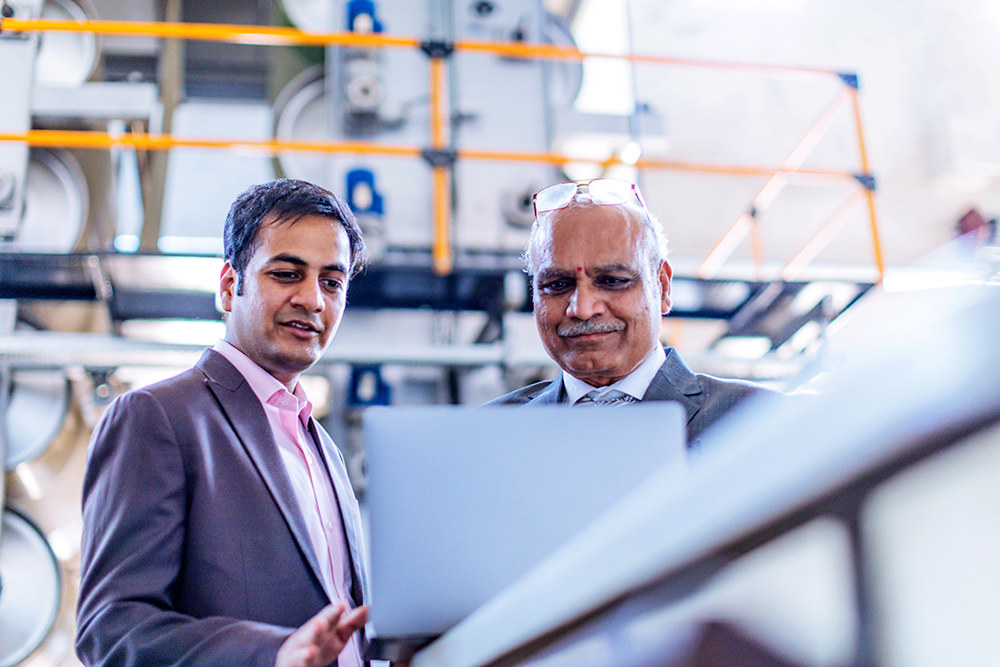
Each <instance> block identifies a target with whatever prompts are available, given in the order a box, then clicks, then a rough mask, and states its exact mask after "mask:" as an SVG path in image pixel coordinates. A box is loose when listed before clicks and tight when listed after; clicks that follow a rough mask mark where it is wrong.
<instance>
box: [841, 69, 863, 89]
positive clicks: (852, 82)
mask: <svg viewBox="0 0 1000 667" xmlns="http://www.w3.org/2000/svg"><path fill="white" fill-rule="evenodd" d="M837 76H839V77H840V80H841V81H843V82H844V83H846V84H847V85H848V86H850V87H851V88H853V89H854V90H858V88H859V87H860V84H859V83H858V75H857V74H855V73H854V72H838V73H837Z"/></svg>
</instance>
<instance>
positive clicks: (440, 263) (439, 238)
mask: <svg viewBox="0 0 1000 667" xmlns="http://www.w3.org/2000/svg"><path fill="white" fill-rule="evenodd" d="M433 176H434V246H433V248H432V249H431V256H432V261H433V263H434V273H437V274H438V275H442V276H443V275H447V274H449V273H451V270H452V259H451V201H450V199H451V198H450V196H449V195H450V193H451V172H449V171H448V167H434V170H433Z"/></svg>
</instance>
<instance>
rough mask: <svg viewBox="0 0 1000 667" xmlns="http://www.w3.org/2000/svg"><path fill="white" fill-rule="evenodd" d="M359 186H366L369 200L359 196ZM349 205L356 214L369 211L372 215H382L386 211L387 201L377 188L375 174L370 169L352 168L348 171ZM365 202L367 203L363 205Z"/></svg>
mask: <svg viewBox="0 0 1000 667" xmlns="http://www.w3.org/2000/svg"><path fill="white" fill-rule="evenodd" d="M358 188H366V189H367V190H368V193H369V197H368V199H369V201H368V202H361V201H359V200H361V197H359V196H358ZM346 190H347V205H348V206H350V207H351V210H352V211H354V214H355V215H357V214H359V213H368V214H371V215H382V214H383V213H384V212H385V203H384V201H383V199H382V195H380V194H379V193H378V190H377V189H376V188H375V174H374V173H373V172H372V171H371V170H370V169H352V170H350V171H349V172H347V188H346ZM362 203H365V204H366V205H362Z"/></svg>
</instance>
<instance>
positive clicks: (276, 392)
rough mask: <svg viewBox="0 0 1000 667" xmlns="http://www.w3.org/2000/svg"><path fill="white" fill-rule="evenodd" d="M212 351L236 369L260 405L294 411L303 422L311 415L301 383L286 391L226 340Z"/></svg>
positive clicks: (310, 405) (272, 377)
mask: <svg viewBox="0 0 1000 667" xmlns="http://www.w3.org/2000/svg"><path fill="white" fill-rule="evenodd" d="M212 349H213V350H215V351H216V352H218V353H219V354H221V355H222V356H224V357H225V358H226V360H227V361H229V363H231V364H232V365H233V366H235V367H236V370H238V371H239V372H240V375H242V376H243V379H245V380H246V381H247V384H248V385H250V388H251V389H252V390H253V393H254V394H255V395H256V396H257V400H259V401H260V402H261V404H262V405H270V406H274V407H276V408H279V409H284V410H295V411H296V412H298V413H299V416H300V417H301V418H302V419H303V420H307V419H308V418H309V416H310V415H312V403H310V402H309V399H308V398H307V397H306V392H305V389H303V388H302V383H301V382H296V383H295V391H293V392H290V391H288V389H287V388H286V387H285V385H284V384H282V383H281V381H280V380H278V379H277V378H276V377H274V376H273V375H271V374H270V373H268V372H267V371H265V370H264V369H263V368H261V367H260V366H259V365H258V364H257V363H256V362H255V361H254V360H253V359H251V358H250V357H248V356H247V355H246V354H244V353H243V352H242V351H241V350H240V349H239V348H237V347H236V346H234V345H233V344H232V343H230V342H229V341H227V340H223V339H221V338H220V339H219V340H218V341H217V342H216V343H215V346H214V347H213V348H212Z"/></svg>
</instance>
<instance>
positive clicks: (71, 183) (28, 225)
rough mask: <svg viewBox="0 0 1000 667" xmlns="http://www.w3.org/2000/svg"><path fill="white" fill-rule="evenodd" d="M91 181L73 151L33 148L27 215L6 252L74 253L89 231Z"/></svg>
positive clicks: (6, 243) (4, 246)
mask: <svg viewBox="0 0 1000 667" xmlns="http://www.w3.org/2000/svg"><path fill="white" fill-rule="evenodd" d="M89 206H90V196H89V191H88V188H87V178H86V176H85V175H84V173H83V169H82V168H81V167H80V164H79V163H78V162H77V161H76V158H74V157H73V155H72V154H71V153H70V152H69V151H65V150H59V149H44V148H33V149H32V150H31V153H30V156H29V160H28V171H27V175H26V178H25V192H24V213H23V215H22V217H21V222H20V224H19V225H18V229H17V232H16V233H15V235H14V239H13V240H12V241H4V242H2V243H0V250H2V251H12V250H13V251H28V252H52V253H63V252H72V251H73V250H74V249H75V248H76V246H77V244H78V243H79V242H80V238H81V236H82V235H83V233H84V229H85V227H86V222H87V217H88V209H89Z"/></svg>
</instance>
